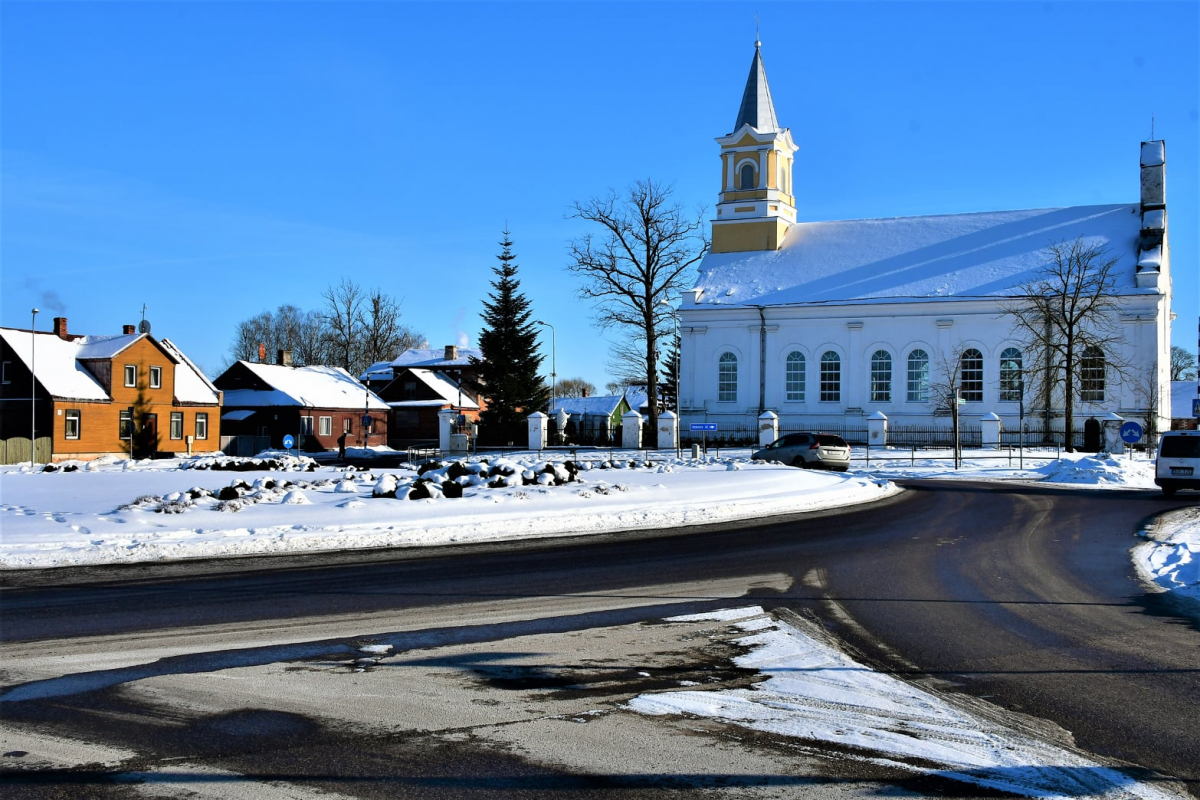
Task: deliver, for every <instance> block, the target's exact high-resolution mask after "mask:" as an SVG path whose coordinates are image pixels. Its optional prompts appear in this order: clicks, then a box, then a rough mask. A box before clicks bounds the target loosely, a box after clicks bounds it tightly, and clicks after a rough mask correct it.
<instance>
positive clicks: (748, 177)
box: [738, 164, 758, 189]
mask: <svg viewBox="0 0 1200 800" xmlns="http://www.w3.org/2000/svg"><path fill="white" fill-rule="evenodd" d="M741 174H742V179H741V181H740V182H739V184H738V188H739V189H757V188H758V181H757V180H755V179H754V165H753V164H743V165H742V173H741Z"/></svg>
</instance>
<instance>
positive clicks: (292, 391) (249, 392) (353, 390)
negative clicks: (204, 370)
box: [214, 351, 388, 451]
mask: <svg viewBox="0 0 1200 800" xmlns="http://www.w3.org/2000/svg"><path fill="white" fill-rule="evenodd" d="M278 361H279V362H280V363H277V364H259V363H254V362H251V361H238V362H236V363H235V364H233V365H232V366H231V367H230V368H229V369H227V370H225V371H224V372H223V373H221V375H220V376H218V377H217V379H216V380H215V381H214V383H215V384H216V386H217V388H219V389H221V390H222V391H223V392H224V393H225V407H224V408H225V410H224V413H223V415H222V423H223V425H224V429H225V432H226V433H227V434H228V435H230V436H239V437H255V438H256V439H257V440H260V441H261V442H262V444H263V445H265V447H274V448H281V447H283V437H284V436H287V435H291V436H292V438H293V440H294V441H295V442H296V447H299V448H300V449H303V450H310V451H311V450H333V449H336V448H337V446H338V439H340V438H341V436H342V434H345V435H346V444H347V445H357V446H360V447H367V446H371V445H382V444H387V437H388V406H387V404H386V403H384V402H383V400H381V399H379V396H378V395H376V394H375V393H374V392H372V391H371V390H370V389H368V388H367V387H366V386H364V385H363V384H361V383H359V382H358V381H356V380H355V379H354V377H353V376H352V375H351V374H350V373H348V372H346V370H344V369H342V368H341V367H323V366H307V367H296V366H292V365H291V363H290V362H291V359H290V358H289V357H288V353H287V352H286V351H281V353H280V355H279V358H278ZM256 446H257V445H256ZM265 447H264V448H263V449H265Z"/></svg>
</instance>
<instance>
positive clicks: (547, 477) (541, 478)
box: [537, 472, 554, 486]
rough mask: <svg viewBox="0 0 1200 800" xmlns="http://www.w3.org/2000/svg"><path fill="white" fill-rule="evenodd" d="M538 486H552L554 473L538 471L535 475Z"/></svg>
mask: <svg viewBox="0 0 1200 800" xmlns="http://www.w3.org/2000/svg"><path fill="white" fill-rule="evenodd" d="M537 483H538V486H553V485H554V475H552V474H551V473H549V472H539V473H538V476H537Z"/></svg>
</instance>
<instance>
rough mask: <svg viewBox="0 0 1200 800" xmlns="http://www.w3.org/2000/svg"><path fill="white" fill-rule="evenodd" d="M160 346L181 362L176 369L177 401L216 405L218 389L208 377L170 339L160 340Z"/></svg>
mask: <svg viewBox="0 0 1200 800" xmlns="http://www.w3.org/2000/svg"><path fill="white" fill-rule="evenodd" d="M159 344H161V345H162V347H163V349H164V350H166V351H167V353H169V354H170V355H171V357H172V358H174V359H175V360H176V361H177V362H179V366H177V367H176V368H175V399H176V400H178V401H179V402H181V403H206V404H214V403H216V402H217V399H218V395H217V387H216V386H213V383H212V381H210V380H209V379H208V376H206V375H205V374H204V373H203V372H201V371H200V368H199V367H197V366H196V365H195V364H193V363H192V360H191V359H190V358H188V357H187V356H185V355H184V354H183V351H182V350H180V349H179V348H178V347H177V346H176V345H175V343H174V342H172V341H171V340H170V339H160V340H159Z"/></svg>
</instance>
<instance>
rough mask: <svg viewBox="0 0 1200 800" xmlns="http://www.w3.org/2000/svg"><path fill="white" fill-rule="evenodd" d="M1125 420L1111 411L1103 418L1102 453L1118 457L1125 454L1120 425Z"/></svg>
mask: <svg viewBox="0 0 1200 800" xmlns="http://www.w3.org/2000/svg"><path fill="white" fill-rule="evenodd" d="M1124 421H1125V418H1124V417H1122V416H1121V415H1120V414H1116V413H1114V412H1112V411H1110V412H1108V413H1107V414H1106V415H1105V416H1104V452H1105V453H1112V454H1114V455H1119V454H1121V453H1124V452H1125V442H1124V441H1123V440H1122V439H1121V423H1123V422H1124Z"/></svg>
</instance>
